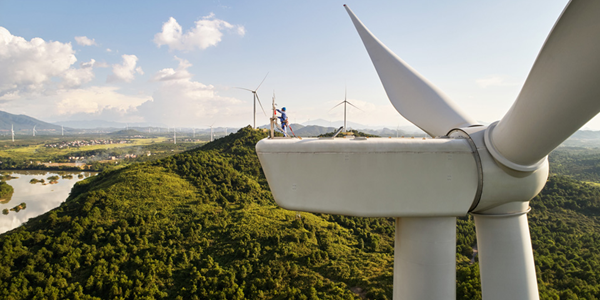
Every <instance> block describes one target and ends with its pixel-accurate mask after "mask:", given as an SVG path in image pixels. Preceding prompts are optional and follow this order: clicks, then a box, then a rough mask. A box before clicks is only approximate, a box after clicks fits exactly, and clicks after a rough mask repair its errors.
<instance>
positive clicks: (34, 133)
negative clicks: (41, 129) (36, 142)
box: [33, 125, 37, 136]
mask: <svg viewBox="0 0 600 300" xmlns="http://www.w3.org/2000/svg"><path fill="white" fill-rule="evenodd" d="M35 126H37V125H33V136H35Z"/></svg>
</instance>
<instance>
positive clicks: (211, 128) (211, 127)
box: [208, 123, 215, 142]
mask: <svg viewBox="0 0 600 300" xmlns="http://www.w3.org/2000/svg"><path fill="white" fill-rule="evenodd" d="M213 125H215V123H212V124H211V125H209V126H208V127H210V141H211V142H212V141H213V140H214V135H213Z"/></svg>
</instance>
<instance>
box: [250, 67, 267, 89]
mask: <svg viewBox="0 0 600 300" xmlns="http://www.w3.org/2000/svg"><path fill="white" fill-rule="evenodd" d="M267 76H269V72H267V75H265V78H263V80H262V81H261V82H260V84H259V85H258V86H257V87H256V89H254V91H258V88H259V87H260V86H261V85H262V84H263V82H265V79H267Z"/></svg>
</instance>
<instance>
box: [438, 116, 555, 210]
mask: <svg viewBox="0 0 600 300" xmlns="http://www.w3.org/2000/svg"><path fill="white" fill-rule="evenodd" d="M486 130H487V127H484V126H481V127H469V128H460V129H454V130H451V131H450V132H449V133H448V136H450V137H454V138H458V137H463V138H466V137H468V138H470V139H471V140H472V141H473V142H474V143H475V145H476V146H477V152H478V153H479V158H480V159H481V167H482V170H483V186H482V193H481V199H479V203H478V204H477V206H476V207H475V208H473V209H472V210H471V211H472V212H479V213H485V211H487V210H490V209H493V208H495V207H499V206H504V207H514V209H512V210H514V211H512V210H511V211H506V213H511V212H514V213H517V212H519V211H521V210H522V209H523V208H527V207H528V205H521V204H520V203H522V202H528V201H530V200H531V199H533V197H535V196H536V195H537V194H538V193H539V192H540V191H541V190H542V188H543V187H544V185H546V180H547V179H548V174H549V166H548V160H547V159H544V160H543V161H542V162H541V163H540V164H539V165H538V167H537V168H536V169H534V170H532V171H528V172H524V171H517V170H514V169H511V168H509V167H507V166H505V165H503V164H502V163H501V162H500V161H498V160H496V159H495V158H494V157H493V156H492V154H491V153H490V151H489V149H488V148H487V144H486V142H485V138H484V135H485V132H486ZM476 201H477V200H476ZM510 203H514V204H515V205H512V206H511V205H507V204H510Z"/></svg>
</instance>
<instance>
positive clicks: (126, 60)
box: [107, 54, 144, 82]
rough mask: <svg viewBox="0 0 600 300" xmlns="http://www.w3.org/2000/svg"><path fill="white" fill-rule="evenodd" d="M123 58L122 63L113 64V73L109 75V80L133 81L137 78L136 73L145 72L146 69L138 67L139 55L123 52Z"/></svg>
mask: <svg viewBox="0 0 600 300" xmlns="http://www.w3.org/2000/svg"><path fill="white" fill-rule="evenodd" d="M121 57H122V58H123V63H122V64H114V65H113V66H112V69H113V74H111V75H109V76H108V78H107V81H108V82H114V81H125V82H131V81H132V80H133V79H134V78H135V73H138V74H144V71H143V70H142V68H141V67H137V68H136V66H135V65H136V64H137V61H138V58H137V56H135V55H128V54H123V55H122V56H121Z"/></svg>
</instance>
